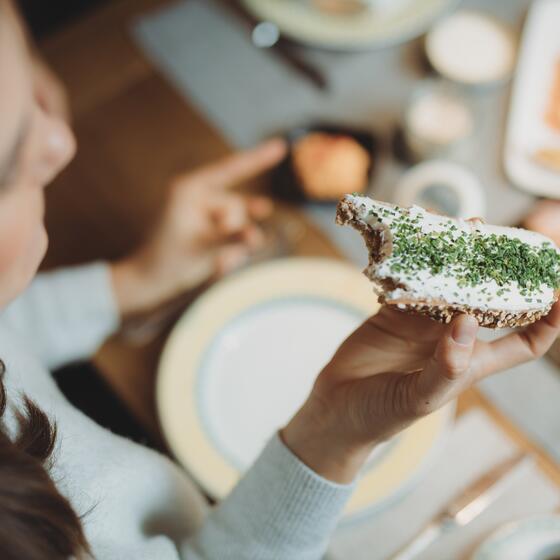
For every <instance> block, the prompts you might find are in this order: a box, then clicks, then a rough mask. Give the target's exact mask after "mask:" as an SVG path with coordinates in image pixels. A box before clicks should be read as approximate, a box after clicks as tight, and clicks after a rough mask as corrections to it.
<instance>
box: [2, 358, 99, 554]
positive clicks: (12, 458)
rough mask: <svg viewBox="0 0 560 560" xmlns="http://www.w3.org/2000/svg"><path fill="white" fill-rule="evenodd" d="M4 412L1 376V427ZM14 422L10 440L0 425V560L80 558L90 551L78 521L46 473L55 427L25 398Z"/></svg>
mask: <svg viewBox="0 0 560 560" xmlns="http://www.w3.org/2000/svg"><path fill="white" fill-rule="evenodd" d="M1 365H3V364H1V363H0V366H1ZM5 410H6V390H5V387H4V384H3V382H2V379H1V372H0V422H1V418H2V416H3V414H4V412H5ZM17 419H18V424H19V431H18V435H17V436H16V437H15V438H14V439H13V440H12V439H10V438H9V437H8V435H7V434H6V432H5V430H4V426H3V425H2V424H1V423H0V557H1V558H2V559H3V560H23V559H25V560H67V559H68V558H70V557H72V556H74V557H81V556H82V555H83V554H84V553H87V552H89V548H88V545H87V542H86V539H85V536H84V533H83V530H82V526H81V523H80V519H79V518H78V516H77V515H76V513H75V512H74V510H73V509H72V507H71V506H70V503H69V502H68V500H67V499H66V498H64V497H63V496H62V495H61V494H60V492H59V491H58V490H57V488H56V486H55V484H54V482H53V481H52V480H51V478H50V476H49V474H48V470H49V467H50V466H52V465H51V460H52V459H51V457H52V452H53V449H54V446H55V440H56V425H55V424H52V423H51V422H50V421H49V418H48V417H47V415H46V414H45V413H44V412H43V411H42V410H40V409H39V408H38V407H37V405H35V404H34V403H33V401H31V400H30V399H28V398H27V397H24V407H23V412H20V413H18V414H17Z"/></svg>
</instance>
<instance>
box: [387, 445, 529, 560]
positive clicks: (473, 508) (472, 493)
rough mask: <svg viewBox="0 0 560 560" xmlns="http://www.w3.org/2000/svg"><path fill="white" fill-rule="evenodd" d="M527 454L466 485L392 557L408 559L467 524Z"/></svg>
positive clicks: (517, 455)
mask: <svg viewBox="0 0 560 560" xmlns="http://www.w3.org/2000/svg"><path fill="white" fill-rule="evenodd" d="M527 458H528V457H527V455H526V454H525V453H517V454H515V455H514V456H513V457H511V458H509V459H506V460H505V461H503V462H501V463H499V464H498V465H497V466H495V467H493V468H492V469H490V470H489V471H488V472H486V473H485V474H483V475H482V476H481V477H480V478H478V479H477V480H476V481H475V482H473V483H472V484H470V485H469V486H467V488H466V489H465V490H464V491H463V492H461V494H459V495H458V496H456V497H455V498H454V499H453V500H452V501H451V502H450V503H449V505H448V506H447V507H446V508H445V509H444V510H443V511H441V512H440V513H439V514H438V515H436V517H434V519H433V520H432V521H431V522H430V523H429V524H428V525H426V526H425V527H424V529H422V530H421V531H420V533H418V534H417V535H416V536H415V537H414V538H413V539H412V540H411V541H410V542H408V544H406V545H405V546H404V547H403V548H401V549H400V550H399V551H398V552H397V553H396V554H395V555H393V556H391V560H411V559H412V558H415V557H416V556H418V555H419V554H420V553H421V552H423V551H424V550H426V548H428V546H430V545H431V544H432V543H433V542H435V541H436V540H437V539H439V537H441V536H442V535H443V534H445V533H447V532H449V531H451V530H452V529H456V528H458V527H464V526H465V525H468V524H469V523H470V522H471V521H472V520H473V519H475V518H476V517H478V516H479V515H480V514H481V513H482V512H483V511H484V510H486V509H487V508H488V507H489V506H490V505H491V504H492V503H493V502H494V501H495V500H496V499H497V498H498V497H499V496H500V494H501V493H502V492H503V491H504V489H505V486H506V485H505V483H504V479H505V476H506V475H507V474H509V473H510V472H511V471H512V470H513V469H514V468H515V467H517V466H518V465H519V464H520V463H521V462H522V461H523V460H524V459H527Z"/></svg>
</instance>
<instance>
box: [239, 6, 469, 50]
mask: <svg viewBox="0 0 560 560" xmlns="http://www.w3.org/2000/svg"><path fill="white" fill-rule="evenodd" d="M458 2H459V0H387V1H384V2H378V4H379V5H380V6H381V7H380V8H379V9H372V10H366V11H365V12H363V13H361V14H359V15H355V16H345V17H342V16H333V15H327V14H325V13H322V12H321V11H319V10H317V9H316V8H314V7H313V6H311V4H310V3H309V2H307V1H306V0H243V3H244V4H245V6H246V8H248V9H249V10H250V11H251V12H252V13H253V14H254V15H255V16H256V17H258V18H259V19H262V20H266V21H271V22H274V23H275V24H276V25H278V27H279V29H280V31H281V32H282V33H283V34H285V35H286V36H289V37H290V38H292V39H294V40H296V41H299V42H302V43H306V44H309V45H313V46H318V47H324V48H328V49H337V50H361V49H367V48H377V47H386V46H388V45H393V44H396V43H401V42H404V41H407V40H409V39H413V38H414V37H417V36H418V35H420V34H421V33H423V32H424V31H425V30H426V29H427V28H428V26H429V25H430V24H431V23H432V22H433V21H434V19H436V18H437V17H439V16H441V15H443V14H444V13H447V12H448V11H449V10H451V9H452V8H454V7H455V6H456V5H457V4H458Z"/></svg>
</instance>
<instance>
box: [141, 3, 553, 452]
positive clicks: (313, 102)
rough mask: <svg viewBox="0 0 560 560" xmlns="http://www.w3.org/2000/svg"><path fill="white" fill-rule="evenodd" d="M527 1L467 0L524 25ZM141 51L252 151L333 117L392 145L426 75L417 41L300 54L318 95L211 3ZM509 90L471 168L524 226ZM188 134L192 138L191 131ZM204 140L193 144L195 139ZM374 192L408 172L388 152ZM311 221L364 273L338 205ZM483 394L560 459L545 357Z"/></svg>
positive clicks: (144, 36)
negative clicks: (315, 72) (317, 82)
mask: <svg viewBox="0 0 560 560" xmlns="http://www.w3.org/2000/svg"><path fill="white" fill-rule="evenodd" d="M529 4H530V1H529V0H496V1H494V2H492V3H487V2H484V1H483V0H465V1H464V2H463V6H464V7H469V8H481V9H485V10H488V11H491V12H492V13H494V14H495V15H497V16H498V17H500V18H501V19H503V20H505V21H507V22H509V23H511V24H513V25H514V26H516V27H517V28H519V27H520V25H521V22H522V19H523V15H524V13H525V10H526V8H527V6H528V5H529ZM133 33H134V36H135V38H136V39H137V41H138V43H139V45H140V46H141V47H142V48H143V50H144V52H145V53H146V54H147V56H148V57H150V58H151V59H152V60H153V62H154V64H156V65H157V66H158V67H159V68H160V69H161V70H162V71H163V73H164V74H165V75H166V76H167V77H168V78H169V80H170V81H171V82H172V83H173V84H175V86H176V87H177V89H178V90H179V91H180V92H181V93H182V94H183V95H184V96H185V97H187V98H188V99H189V102H190V103H193V104H194V105H195V106H197V107H198V108H199V110H200V111H201V112H202V113H203V114H204V115H205V116H206V117H207V118H208V119H209V121H210V122H212V123H213V124H214V126H216V127H217V128H218V129H219V130H220V131H221V132H222V133H223V135H224V136H225V138H226V139H227V140H228V141H229V142H230V143H231V144H232V145H233V146H235V147H246V146H250V145H252V144H254V143H256V142H258V141H259V140H261V139H262V138H264V137H266V136H268V135H270V134H273V133H276V132H278V131H282V130H286V129H287V128H290V127H291V126H295V125H298V124H301V123H306V122H309V121H313V120H317V119H319V120H334V121H341V122H345V123H349V124H358V125H360V126H361V127H364V128H371V129H374V130H375V131H376V132H377V133H378V134H379V135H380V137H381V138H384V139H385V143H387V141H388V138H389V136H390V133H391V131H392V129H393V127H394V125H395V123H396V122H397V121H398V119H399V115H400V114H401V112H402V110H403V107H404V105H405V103H406V100H407V98H408V96H409V95H410V93H411V91H412V89H413V87H414V84H415V83H416V82H417V80H418V79H419V78H420V77H421V75H422V74H421V71H420V70H419V66H418V64H417V62H416V61H417V58H418V52H419V45H418V44H417V43H413V44H408V45H404V46H401V47H395V48H390V49H384V50H381V51H376V52H366V53H359V54H336V53H328V52H322V51H315V50H305V49H302V51H301V52H302V54H303V55H304V56H306V57H307V58H308V59H309V60H310V61H312V62H313V64H315V65H316V66H317V67H318V68H320V69H321V70H322V71H323V72H324V74H325V75H326V76H327V78H328V80H329V84H330V89H329V91H328V92H326V93H323V92H319V91H317V90H315V89H314V88H313V87H312V86H311V85H310V84H308V83H307V82H306V81H305V80H303V79H301V78H300V77H299V76H298V75H297V74H294V72H293V71H292V69H291V68H289V67H287V66H286V65H285V64H284V63H283V62H282V61H281V60H280V59H278V58H276V56H275V55H274V54H273V53H269V52H265V51H261V50H258V49H256V48H255V47H254V46H253V45H252V43H251V41H250V39H249V32H248V28H247V26H246V25H245V23H244V22H241V21H240V20H239V19H238V18H237V17H236V16H234V15H233V14H232V13H230V12H228V11H227V10H225V9H224V8H223V6H222V5H218V4H216V3H214V2H213V1H211V0H188V1H179V2H172V3H170V4H169V6H166V7H164V8H163V9H160V10H158V11H156V12H154V13H152V14H148V15H146V16H145V17H143V18H142V19H140V20H139V21H137V22H135V24H134V26H133ZM507 101H508V88H507V87H501V88H498V89H495V90H490V91H486V92H479V94H477V95H476V96H475V99H473V102H475V103H476V104H477V107H478V111H479V113H480V115H481V119H480V125H479V126H480V129H479V131H478V134H479V139H480V141H479V142H478V145H477V148H476V153H475V154H473V155H472V161H471V162H470V163H471V167H473V168H474V169H475V171H476V172H477V174H478V175H479V176H480V178H481V179H482V180H483V182H484V184H485V188H486V194H487V200H488V206H489V211H488V219H489V221H492V222H495V223H505V224H508V223H509V224H511V223H516V222H517V221H518V220H519V218H520V217H521V216H522V215H523V214H524V212H525V211H526V210H527V208H528V207H529V206H530V203H531V200H532V199H531V197H530V196H528V195H527V194H524V193H522V192H520V191H517V190H515V189H514V188H512V187H511V186H510V185H509V184H508V182H507V180H506V179H505V178H504V176H503V173H502V171H501V149H502V135H503V128H504V122H505V118H506V114H507ZM185 133H186V134H188V131H185ZM195 141H196V139H193V142H195ZM376 168H377V171H376V174H375V177H374V183H373V186H372V194H374V195H375V196H378V197H380V198H385V199H388V200H390V198H391V190H392V188H393V185H394V184H395V181H396V180H397V179H398V178H399V176H400V175H401V174H402V172H403V171H404V168H403V167H402V166H401V165H400V164H398V163H396V162H395V160H393V159H392V158H390V157H388V156H387V154H385V155H384V156H383V157H381V158H380V159H379V160H378V161H377V162H376ZM305 210H306V213H307V215H308V216H309V217H310V218H311V219H312V220H313V221H315V222H316V223H317V224H318V225H319V226H320V227H321V228H322V229H323V230H324V231H325V232H326V233H327V234H328V235H329V236H330V237H331V239H332V240H333V241H334V242H335V243H336V244H337V245H338V246H339V247H340V248H341V249H342V251H344V253H345V254H346V255H347V256H348V257H349V258H350V259H351V260H353V261H354V262H355V263H356V264H358V266H363V265H364V264H365V251H364V249H363V245H362V241H361V239H360V238H359V236H358V235H357V234H356V233H355V232H353V231H350V230H349V229H347V228H339V227H337V226H335V224H334V220H333V217H334V207H329V206H318V205H313V204H310V205H307V207H306V209H305ZM482 388H483V391H484V392H485V393H486V395H488V397H489V398H490V399H491V400H492V401H493V402H494V403H496V404H497V405H498V406H499V407H500V408H501V409H502V410H504V411H505V412H506V413H507V414H508V415H509V416H511V417H512V418H513V419H514V420H515V421H516V422H517V423H518V424H519V425H520V426H521V427H522V428H523V429H524V430H525V431H526V432H527V433H528V434H529V435H530V436H531V437H533V438H534V439H536V440H537V441H539V442H540V443H541V445H543V446H544V447H545V448H546V449H547V450H548V451H550V452H551V453H552V454H553V455H554V456H555V457H556V458H557V459H558V460H559V461H560V406H559V405H558V403H560V374H558V373H557V372H556V371H555V367H553V366H551V365H549V364H548V363H547V362H546V361H545V360H540V361H539V362H536V363H533V364H529V365H527V366H523V367H521V368H517V369H516V370H515V371H513V372H509V373H507V374H505V375H500V376H498V377H495V378H493V379H491V380H488V381H486V382H485V383H483V385H482Z"/></svg>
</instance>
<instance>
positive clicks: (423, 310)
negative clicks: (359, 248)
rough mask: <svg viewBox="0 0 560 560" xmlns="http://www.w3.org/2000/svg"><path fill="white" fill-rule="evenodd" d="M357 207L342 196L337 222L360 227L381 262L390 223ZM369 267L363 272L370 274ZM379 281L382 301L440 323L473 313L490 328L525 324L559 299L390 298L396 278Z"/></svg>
mask: <svg viewBox="0 0 560 560" xmlns="http://www.w3.org/2000/svg"><path fill="white" fill-rule="evenodd" d="M358 215H359V214H358V209H357V208H356V206H355V204H353V202H351V201H349V200H346V199H342V200H341V201H340V202H339V203H338V207H337V211H336V222H337V224H339V225H351V226H352V227H353V228H355V229H356V230H358V231H359V232H360V233H361V234H362V236H363V238H364V241H365V243H366V246H367V248H368V251H369V264H370V266H371V265H373V264H375V263H379V262H381V261H382V260H384V258H386V257H387V256H390V254H391V249H392V241H391V239H392V234H391V232H390V230H389V228H388V227H387V226H384V225H382V224H380V225H378V226H375V227H371V226H369V225H367V224H365V223H364V222H363V221H362V220H360V219H359V218H358V217H357V216H358ZM367 272H368V271H367V269H366V270H364V274H366V276H368V278H370V277H369V275H368V274H367ZM370 280H372V281H374V282H375V283H376V284H377V289H376V291H377V293H378V296H379V302H380V303H383V304H386V305H392V306H394V307H395V308H397V309H398V310H400V311H403V312H405V313H412V314H417V315H426V316H428V317H430V318H431V319H434V320H435V321H438V322H440V323H449V322H451V321H452V319H453V318H454V317H456V316H457V315H461V314H468V315H472V316H473V317H475V318H476V320H477V321H478V323H479V325H481V326H483V327H488V328H504V327H510V328H514V327H523V326H526V325H530V324H531V323H534V322H535V321H538V320H539V319H540V318H541V317H543V316H545V315H547V314H548V312H549V311H550V309H551V307H552V305H553V304H554V302H555V301H556V300H557V299H558V297H559V295H560V291H559V290H556V292H555V294H554V301H552V302H551V303H550V305H548V306H547V307H545V308H539V309H526V310H522V311H513V310H511V311H509V310H503V309H480V308H476V307H472V306H470V305H466V304H462V305H457V304H452V303H448V302H446V301H443V300H420V299H414V298H412V297H410V298H407V299H402V298H400V299H388V298H387V297H386V295H385V294H386V293H387V292H389V291H392V290H394V289H395V288H396V287H399V286H398V285H397V284H395V282H393V281H391V280H387V279H381V278H370Z"/></svg>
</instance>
